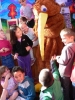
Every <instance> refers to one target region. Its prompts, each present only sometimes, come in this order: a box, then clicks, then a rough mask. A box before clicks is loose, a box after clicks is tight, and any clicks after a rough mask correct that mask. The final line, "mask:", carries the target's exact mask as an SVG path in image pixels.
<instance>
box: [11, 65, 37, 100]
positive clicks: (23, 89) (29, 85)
mask: <svg viewBox="0 0 75 100" xmlns="http://www.w3.org/2000/svg"><path fill="white" fill-rule="evenodd" d="M12 73H13V76H14V78H15V80H16V81H17V82H18V91H19V94H20V97H21V98H23V99H24V100H34V98H35V88H34V84H33V81H32V79H31V78H29V77H28V76H25V73H24V70H23V69H22V68H21V67H19V66H15V67H14V68H13V70H12Z"/></svg>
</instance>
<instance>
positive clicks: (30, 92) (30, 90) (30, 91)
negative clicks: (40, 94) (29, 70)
mask: <svg viewBox="0 0 75 100" xmlns="http://www.w3.org/2000/svg"><path fill="white" fill-rule="evenodd" d="M28 82H29V86H28V87H27V92H28V95H27V97H26V100H34V98H35V88H34V84H33V83H32V82H31V80H29V79H28Z"/></svg>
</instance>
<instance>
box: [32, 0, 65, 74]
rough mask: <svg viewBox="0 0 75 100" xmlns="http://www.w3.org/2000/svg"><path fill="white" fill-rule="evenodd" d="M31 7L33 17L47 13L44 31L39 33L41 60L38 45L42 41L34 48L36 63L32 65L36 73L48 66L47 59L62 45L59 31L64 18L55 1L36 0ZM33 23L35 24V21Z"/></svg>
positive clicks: (58, 51)
mask: <svg viewBox="0 0 75 100" xmlns="http://www.w3.org/2000/svg"><path fill="white" fill-rule="evenodd" d="M42 6H44V7H45V9H44V8H43V10H42ZM33 8H34V13H35V17H37V16H39V15H40V13H44V14H45V13H46V14H47V15H48V16H47V21H46V24H45V27H44V33H41V34H44V59H43V61H42V57H41V53H40V47H39V46H40V45H43V41H42V42H41V43H39V46H38V47H37V49H36V55H35V56H36V63H35V64H34V66H35V71H36V72H35V73H37V72H39V71H40V70H41V69H42V68H45V67H47V68H49V67H50V64H49V61H50V58H51V56H53V55H54V54H55V55H59V54H60V52H61V50H62V47H63V44H62V42H61V39H60V31H61V30H62V29H63V28H64V19H63V16H62V15H61V14H60V6H59V5H58V4H57V3H55V2H54V0H36V2H35V4H34V6H33ZM36 13H37V14H36ZM43 17H44V15H43ZM43 17H42V19H43ZM42 19H41V20H42ZM38 20H39V19H38ZM35 25H37V23H36V24H35ZM39 26H40V25H39ZM39 26H38V27H39ZM42 32H43V31H42ZM41 36H42V35H41ZM39 38H42V37H39ZM41 52H42V50H41Z"/></svg>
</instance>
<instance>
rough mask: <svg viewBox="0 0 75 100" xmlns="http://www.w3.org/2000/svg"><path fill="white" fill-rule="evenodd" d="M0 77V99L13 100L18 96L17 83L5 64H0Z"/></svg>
mask: <svg viewBox="0 0 75 100" xmlns="http://www.w3.org/2000/svg"><path fill="white" fill-rule="evenodd" d="M0 79H1V86H2V87H3V91H2V94H1V98H0V100H6V99H7V98H8V100H15V99H16V98H17V96H18V92H17V90H16V88H17V84H16V82H15V80H14V78H13V76H12V74H11V73H10V70H9V69H8V68H7V67H6V66H0Z"/></svg>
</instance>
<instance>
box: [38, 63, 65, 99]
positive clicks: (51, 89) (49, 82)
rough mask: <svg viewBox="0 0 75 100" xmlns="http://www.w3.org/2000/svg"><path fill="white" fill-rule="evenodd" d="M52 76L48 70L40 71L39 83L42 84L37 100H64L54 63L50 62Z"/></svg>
mask: <svg viewBox="0 0 75 100" xmlns="http://www.w3.org/2000/svg"><path fill="white" fill-rule="evenodd" d="M51 66H52V70H54V71H53V75H52V73H51V72H50V70H49V69H42V70H41V71H40V74H39V82H40V83H41V84H42V88H41V92H40V99H39V100H64V99H63V94H62V90H61V84H60V80H59V72H58V70H57V68H56V64H55V62H54V61H51Z"/></svg>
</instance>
